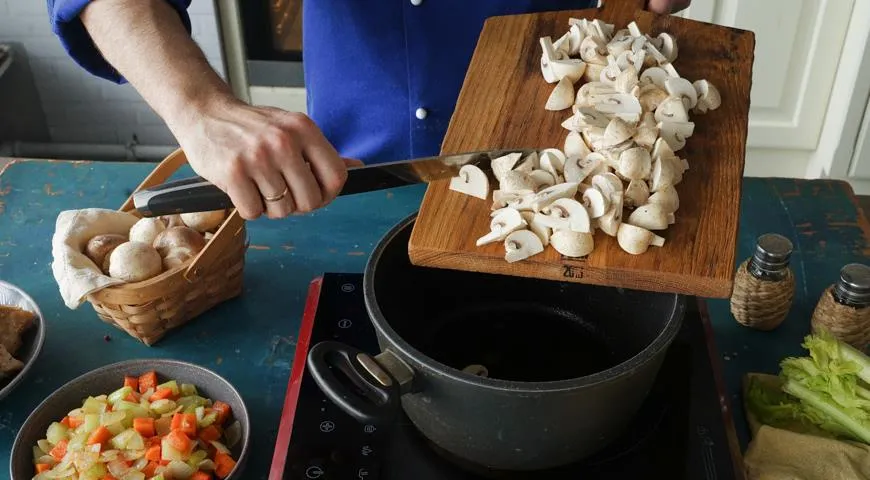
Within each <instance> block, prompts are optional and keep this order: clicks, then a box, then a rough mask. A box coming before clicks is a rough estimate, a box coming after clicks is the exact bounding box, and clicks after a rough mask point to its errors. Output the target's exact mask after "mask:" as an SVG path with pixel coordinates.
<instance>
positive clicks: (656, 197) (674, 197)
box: [647, 185, 680, 213]
mask: <svg viewBox="0 0 870 480" xmlns="http://www.w3.org/2000/svg"><path fill="white" fill-rule="evenodd" d="M647 203H654V204H657V205H661V207H662V209H663V210H664V211H665V212H666V213H674V212H676V211H677V210H678V209H679V208H680V196H679V195H678V194H677V189H676V188H674V186H673V185H666V186H664V187H662V188H660V189H659V190H658V191H657V192H655V193H653V194H652V195H650V196H649V199H648V200H647Z"/></svg>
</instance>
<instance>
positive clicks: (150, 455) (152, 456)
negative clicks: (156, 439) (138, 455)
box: [145, 445, 163, 462]
mask: <svg viewBox="0 0 870 480" xmlns="http://www.w3.org/2000/svg"><path fill="white" fill-rule="evenodd" d="M162 453H163V452H162V451H161V449H160V445H152V446H150V447H148V450H145V460H149V461H152V462H159V461H160V459H161V458H162V456H163V455H162Z"/></svg>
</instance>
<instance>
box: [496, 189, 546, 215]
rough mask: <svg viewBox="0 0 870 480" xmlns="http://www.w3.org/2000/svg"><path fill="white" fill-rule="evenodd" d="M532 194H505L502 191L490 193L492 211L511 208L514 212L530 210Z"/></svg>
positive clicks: (533, 195)
mask: <svg viewBox="0 0 870 480" xmlns="http://www.w3.org/2000/svg"><path fill="white" fill-rule="evenodd" d="M534 197H535V194H534V193H524V192H523V193H518V192H505V191H503V190H493V191H492V210H499V209H502V208H505V207H511V208H513V209H516V210H531V209H532V206H531V205H532V200H533V199H534Z"/></svg>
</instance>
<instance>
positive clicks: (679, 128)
mask: <svg viewBox="0 0 870 480" xmlns="http://www.w3.org/2000/svg"><path fill="white" fill-rule="evenodd" d="M658 127H659V135H661V137H662V139H664V141H665V142H667V143H668V145H669V146H670V147H671V149H672V150H673V151H675V152H676V151H678V150H680V149H682V148H683V147H685V146H686V139H687V138H689V137H691V136H692V134H693V133H694V132H695V124H694V122H673V121H660V122H659V123H658Z"/></svg>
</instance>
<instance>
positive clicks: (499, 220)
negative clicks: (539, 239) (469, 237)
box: [476, 208, 526, 247]
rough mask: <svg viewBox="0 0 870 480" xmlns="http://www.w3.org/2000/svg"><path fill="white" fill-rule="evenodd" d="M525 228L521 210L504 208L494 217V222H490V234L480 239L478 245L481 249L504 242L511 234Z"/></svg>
mask: <svg viewBox="0 0 870 480" xmlns="http://www.w3.org/2000/svg"><path fill="white" fill-rule="evenodd" d="M525 226H526V221H525V220H523V217H522V215H520V212H519V210H516V209H513V208H503V209H501V211H500V212H499V213H498V214H497V215H495V216H494V217H492V220H490V222H489V233H487V234H486V235H484V236H482V237H480V238H478V239H477V242H476V244H477V246H478V247H480V246H483V245H487V244H489V243H493V242H498V241H501V240H504V239H505V238H507V236H508V235H509V234H510V233H511V232H515V231H517V230H519V229H521V228H525Z"/></svg>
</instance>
